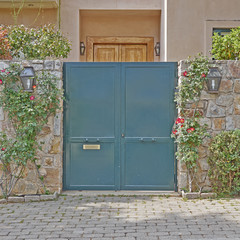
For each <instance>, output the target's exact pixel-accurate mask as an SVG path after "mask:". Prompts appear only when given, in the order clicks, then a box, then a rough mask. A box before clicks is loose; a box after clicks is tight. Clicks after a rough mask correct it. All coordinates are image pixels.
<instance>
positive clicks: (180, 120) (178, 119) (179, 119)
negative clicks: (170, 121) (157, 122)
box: [176, 118, 184, 124]
mask: <svg viewBox="0 0 240 240" xmlns="http://www.w3.org/2000/svg"><path fill="white" fill-rule="evenodd" d="M178 123H184V118H177V120H176V124H178Z"/></svg>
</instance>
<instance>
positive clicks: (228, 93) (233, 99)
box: [178, 61, 240, 190]
mask: <svg viewBox="0 0 240 240" xmlns="http://www.w3.org/2000/svg"><path fill="white" fill-rule="evenodd" d="M213 63H215V64H216V66H217V67H218V68H219V70H220V72H221V74H222V81H221V85H220V90H219V93H218V94H212V93H208V92H207V91H206V86H205V89H204V90H203V91H202V93H201V97H200V102H199V104H198V109H200V110H201V111H202V113H203V119H202V120H201V121H202V123H205V124H207V126H208V132H209V133H210V135H211V136H215V135H216V134H218V133H220V132H221V131H224V130H226V131H228V130H233V129H239V128H240V61H215V62H213ZM186 68H187V65H186V63H185V62H184V61H181V62H179V69H178V72H179V82H181V77H182V76H181V75H182V72H184V71H185V70H186ZM193 105H194V104H188V106H187V108H188V109H189V110H190V111H191V109H192V108H193V107H195V106H193ZM210 141H211V139H206V140H205V141H204V144H203V146H201V147H200V149H199V150H200V155H199V162H198V170H199V171H198V175H197V181H198V183H199V184H200V185H201V186H204V189H203V190H208V189H210V188H211V184H210V182H209V179H208V177H207V172H208V169H209V167H208V163H207V157H208V146H209V143H210ZM186 186H187V172H186V168H185V166H184V164H182V163H181V162H180V161H179V162H178V189H179V190H180V189H181V188H185V187H186Z"/></svg>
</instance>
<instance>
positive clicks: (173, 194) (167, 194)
mask: <svg viewBox="0 0 240 240" xmlns="http://www.w3.org/2000/svg"><path fill="white" fill-rule="evenodd" d="M62 195H67V196H79V195H81V196H165V197H180V194H179V193H178V192H174V191H74V190H73V191H63V192H62Z"/></svg>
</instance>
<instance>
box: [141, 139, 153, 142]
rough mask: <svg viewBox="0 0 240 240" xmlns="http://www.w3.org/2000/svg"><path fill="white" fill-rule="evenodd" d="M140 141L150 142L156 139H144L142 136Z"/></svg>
mask: <svg viewBox="0 0 240 240" xmlns="http://www.w3.org/2000/svg"><path fill="white" fill-rule="evenodd" d="M139 141H141V142H150V141H152V142H156V139H155V138H152V139H149V138H147V139H145V140H144V139H143V138H140V139H139Z"/></svg>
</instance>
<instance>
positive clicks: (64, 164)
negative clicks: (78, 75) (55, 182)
mask: <svg viewBox="0 0 240 240" xmlns="http://www.w3.org/2000/svg"><path fill="white" fill-rule="evenodd" d="M69 64H70V65H72V66H76V67H77V66H79V65H81V66H89V65H91V66H94V65H96V66H101V67H102V66H104V65H105V66H106V64H110V65H111V64H116V63H85V62H84V63H83V62H75V63H73V62H71V63H69V62H66V63H64V64H63V88H64V91H66V88H67V81H68V80H67V79H66V75H67V65H69ZM118 64H125V65H126V64H128V65H133V66H136V65H138V67H141V66H146V64H149V65H156V66H159V65H161V66H162V65H164V66H165V67H169V66H174V68H173V73H172V74H173V76H174V79H175V80H174V86H175V87H176V86H177V63H176V62H164V63H163V62H154V63H153V62H149V63H118ZM64 95H65V99H66V100H65V101H64V104H63V110H64V111H63V112H64V114H63V189H64V190H68V188H67V185H66V181H67V180H66V167H67V166H66V159H67V156H66V142H67V141H66V136H67V135H66V133H67V118H68V116H67V113H68V108H67V101H68V99H67V94H66V92H65V93H64ZM173 95H174V92H173ZM176 115H177V112H176V107H175V108H174V118H175V117H176ZM174 151H175V152H176V145H174ZM174 189H175V191H177V190H178V187H177V161H176V157H175V154H174ZM115 190H120V186H117V188H116V189H115ZM136 190H140V189H136Z"/></svg>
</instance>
